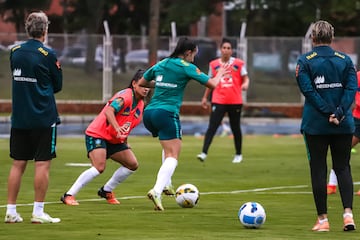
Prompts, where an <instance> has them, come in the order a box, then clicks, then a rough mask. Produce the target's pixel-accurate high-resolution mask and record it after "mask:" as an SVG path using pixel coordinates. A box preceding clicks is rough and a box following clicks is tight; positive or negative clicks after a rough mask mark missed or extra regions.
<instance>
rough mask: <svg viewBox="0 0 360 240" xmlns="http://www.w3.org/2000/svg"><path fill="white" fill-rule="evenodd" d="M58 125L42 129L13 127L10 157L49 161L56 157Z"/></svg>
mask: <svg viewBox="0 0 360 240" xmlns="http://www.w3.org/2000/svg"><path fill="white" fill-rule="evenodd" d="M55 150H56V126H54V127H49V128H40V129H18V128H11V132H10V157H11V158H13V159H15V160H35V161H47V160H51V159H53V158H55V157H56V152H55Z"/></svg>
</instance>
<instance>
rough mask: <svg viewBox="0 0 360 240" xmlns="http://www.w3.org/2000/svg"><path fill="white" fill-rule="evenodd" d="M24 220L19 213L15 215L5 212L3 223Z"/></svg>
mask: <svg viewBox="0 0 360 240" xmlns="http://www.w3.org/2000/svg"><path fill="white" fill-rule="evenodd" d="M23 221H24V220H23V219H22V217H21V216H20V214H18V213H16V214H15V215H12V214H6V216H5V221H4V222H5V223H21V222H23Z"/></svg>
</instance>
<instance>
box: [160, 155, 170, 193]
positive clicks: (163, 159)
mask: <svg viewBox="0 0 360 240" xmlns="http://www.w3.org/2000/svg"><path fill="white" fill-rule="evenodd" d="M164 161H165V151H164V149H163V150H162V151H161V163H164ZM165 186H171V177H170V179H169V181H168V182H167V183H166V184H165Z"/></svg>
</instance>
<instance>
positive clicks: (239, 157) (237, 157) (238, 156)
mask: <svg viewBox="0 0 360 240" xmlns="http://www.w3.org/2000/svg"><path fill="white" fill-rule="evenodd" d="M242 160H243V158H242V155H241V154H240V155H235V157H234V159H233V160H232V163H240V162H241V161H242Z"/></svg>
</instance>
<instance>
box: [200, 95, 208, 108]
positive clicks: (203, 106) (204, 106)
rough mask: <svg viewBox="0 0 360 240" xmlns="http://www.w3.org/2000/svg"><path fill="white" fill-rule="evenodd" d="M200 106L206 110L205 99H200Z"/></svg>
mask: <svg viewBox="0 0 360 240" xmlns="http://www.w3.org/2000/svg"><path fill="white" fill-rule="evenodd" d="M201 106H202V108H204V109H207V108H208V106H209V105H208V103H207V99H206V98H205V97H203V98H202V99H201Z"/></svg>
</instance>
